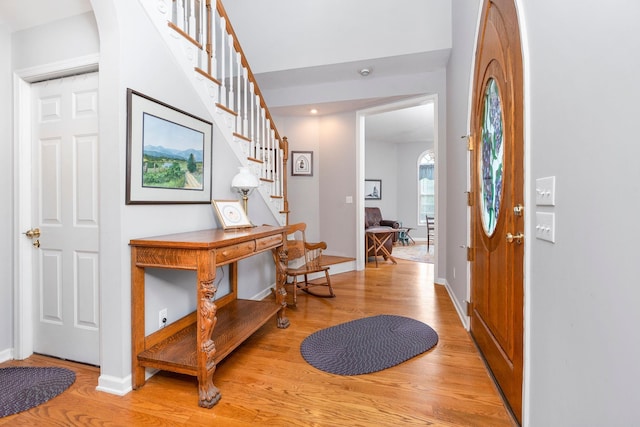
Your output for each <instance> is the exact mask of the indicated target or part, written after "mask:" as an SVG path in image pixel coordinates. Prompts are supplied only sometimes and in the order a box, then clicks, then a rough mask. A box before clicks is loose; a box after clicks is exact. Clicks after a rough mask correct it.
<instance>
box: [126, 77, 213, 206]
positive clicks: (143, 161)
mask: <svg viewBox="0 0 640 427" xmlns="http://www.w3.org/2000/svg"><path fill="white" fill-rule="evenodd" d="M211 176H212V175H211V123H210V122H207V121H206V120H203V119H200V118H198V117H196V116H194V115H191V114H189V113H187V112H185V111H182V110H178V109H177V108H174V107H172V106H170V105H168V104H165V103H163V102H160V101H158V100H155V99H153V98H150V97H148V96H146V95H143V94H141V93H139V92H136V91H134V90H132V89H128V90H127V187H126V201H125V202H126V204H128V205H132V204H160V203H167V204H169V203H209V202H210V201H211Z"/></svg>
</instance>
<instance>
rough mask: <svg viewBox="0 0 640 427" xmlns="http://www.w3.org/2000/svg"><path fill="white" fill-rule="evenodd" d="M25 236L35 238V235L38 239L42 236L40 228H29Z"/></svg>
mask: <svg viewBox="0 0 640 427" xmlns="http://www.w3.org/2000/svg"><path fill="white" fill-rule="evenodd" d="M22 234H24V235H25V236H27V237H28V238H30V239H33V238H34V237H35V238H36V239H37V238H38V237H40V229H39V228H32V229H31V230H27V231H25V232H24V233H22Z"/></svg>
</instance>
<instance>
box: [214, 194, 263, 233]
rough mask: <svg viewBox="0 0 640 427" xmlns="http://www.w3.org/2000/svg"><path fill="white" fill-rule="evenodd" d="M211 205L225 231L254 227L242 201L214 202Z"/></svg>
mask: <svg viewBox="0 0 640 427" xmlns="http://www.w3.org/2000/svg"><path fill="white" fill-rule="evenodd" d="M211 204H212V205H213V209H214V210H215V212H216V216H217V217H218V221H219V222H220V225H222V228H223V229H225V230H229V229H233V228H248V227H253V224H251V221H249V217H248V216H247V214H246V212H245V211H244V208H243V207H242V203H241V202H240V200H212V201H211Z"/></svg>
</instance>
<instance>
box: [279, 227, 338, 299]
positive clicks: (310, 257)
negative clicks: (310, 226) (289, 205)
mask: <svg viewBox="0 0 640 427" xmlns="http://www.w3.org/2000/svg"><path fill="white" fill-rule="evenodd" d="M306 228H307V224H305V223H304V222H301V223H298V224H292V225H289V226H288V229H287V235H288V236H289V237H288V239H287V265H286V268H285V273H286V275H287V279H288V278H289V277H291V278H292V279H293V282H292V283H288V284H291V285H293V290H292V293H293V305H296V303H297V293H298V289H300V290H301V291H304V292H306V293H308V294H311V295H314V296H317V297H323V298H333V297H335V294H334V293H333V288H332V287H331V279H330V278H329V267H328V266H323V265H322V263H321V261H322V251H323V250H325V249H327V244H326V243H325V242H319V243H309V242H307V240H306V237H305V233H304V232H305V230H306ZM313 273H324V276H325V280H324V281H320V282H319V281H318V280H322V279H316V280H314V281H312V282H311V281H309V278H308V276H309V275H310V274H313ZM299 276H304V282H303V281H300V282H298V277H299ZM287 281H288V280H287ZM317 286H324V287H326V288H327V290H326V291H324V292H322V291H321V292H318V291H316V290H315V289H314V290H311V288H315V287H317Z"/></svg>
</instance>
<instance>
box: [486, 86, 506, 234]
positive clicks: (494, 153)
mask: <svg viewBox="0 0 640 427" xmlns="http://www.w3.org/2000/svg"><path fill="white" fill-rule="evenodd" d="M481 144H482V145H481V148H482V167H481V168H480V174H481V187H482V189H481V192H480V193H481V194H480V203H481V208H482V225H483V226H484V231H485V232H486V233H487V235H488V236H491V235H493V232H494V231H495V229H496V224H497V222H498V215H499V214H500V201H501V198H502V176H503V165H504V144H503V123H502V103H501V102H500V93H499V92H498V85H497V83H496V81H495V80H494V79H493V78H491V79H489V81H488V82H487V87H486V89H485V92H484V115H483V118H482V141H481Z"/></svg>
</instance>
